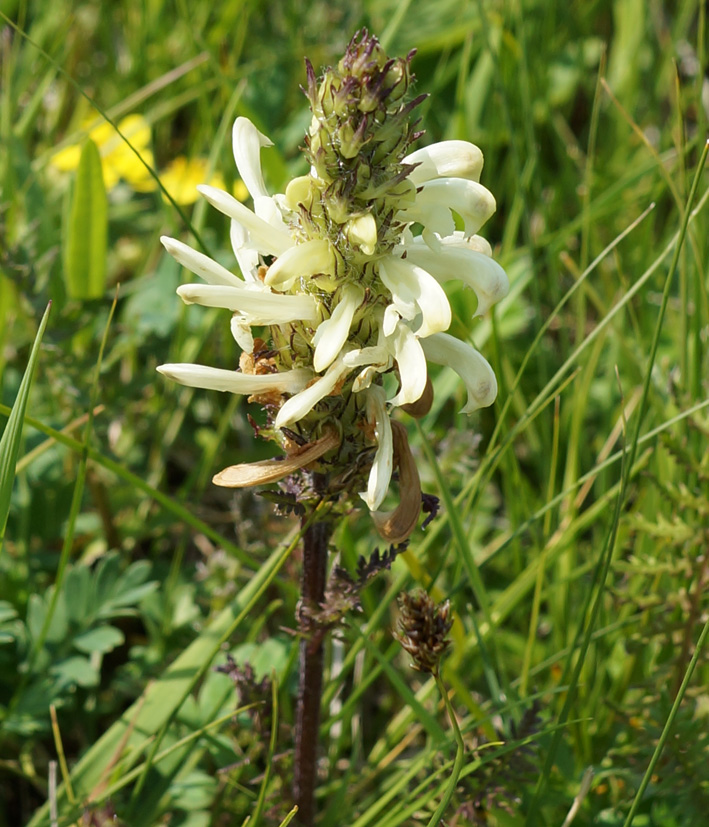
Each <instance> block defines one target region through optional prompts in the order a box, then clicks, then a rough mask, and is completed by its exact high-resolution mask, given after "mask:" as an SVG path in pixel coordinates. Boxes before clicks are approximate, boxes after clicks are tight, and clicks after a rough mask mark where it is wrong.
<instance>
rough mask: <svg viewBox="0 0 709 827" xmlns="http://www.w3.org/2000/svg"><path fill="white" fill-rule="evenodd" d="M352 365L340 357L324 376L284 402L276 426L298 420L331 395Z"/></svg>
mask: <svg viewBox="0 0 709 827" xmlns="http://www.w3.org/2000/svg"><path fill="white" fill-rule="evenodd" d="M350 370H351V368H350V367H348V366H347V365H345V364H344V362H343V360H342V358H339V359H338V360H337V361H336V362H335V363H334V364H332V365H330V367H329V368H328V370H327V372H326V373H325V375H324V376H322V377H320V378H319V379H316V380H315V382H313V384H312V385H310V386H309V387H307V388H306V389H305V390H302V391H300V393H297V394H296V395H295V396H291V398H290V399H289V400H288V401H287V402H285V403H284V404H283V406H282V407H281V409H280V411H278V416H276V423H275V425H276V428H285V427H286V426H287V425H291V424H292V423H293V422H297V421H298V420H299V419H302V418H303V417H304V416H305V415H306V414H308V413H309V412H310V411H311V410H312V409H313V406H314V405H316V404H317V403H318V402H319V401H320V400H321V399H324V398H325V397H326V396H329V395H330V394H331V393H332V391H333V390H335V387H336V386H337V384H338V382H339V381H340V379H342V377H343V376H345V374H347V373H349V371H350Z"/></svg>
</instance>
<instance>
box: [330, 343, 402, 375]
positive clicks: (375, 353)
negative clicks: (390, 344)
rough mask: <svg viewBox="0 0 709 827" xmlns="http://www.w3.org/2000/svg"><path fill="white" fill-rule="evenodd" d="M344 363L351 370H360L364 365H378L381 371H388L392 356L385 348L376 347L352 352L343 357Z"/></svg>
mask: <svg viewBox="0 0 709 827" xmlns="http://www.w3.org/2000/svg"><path fill="white" fill-rule="evenodd" d="M342 361H343V362H344V363H345V364H346V365H349V367H351V368H358V367H361V366H362V365H376V366H378V367H379V368H380V369H381V370H387V368H388V367H389V363H390V361H391V356H390V354H389V351H388V350H387V349H386V348H385V347H383V346H381V345H376V346H374V347H362V348H357V349H356V350H351V351H350V352H349V353H347V354H345V356H343V357H342Z"/></svg>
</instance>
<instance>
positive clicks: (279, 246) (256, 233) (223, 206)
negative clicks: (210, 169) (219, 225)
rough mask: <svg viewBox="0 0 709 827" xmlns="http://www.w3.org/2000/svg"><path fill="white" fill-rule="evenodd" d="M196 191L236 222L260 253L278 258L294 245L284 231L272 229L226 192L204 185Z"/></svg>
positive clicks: (276, 228) (271, 226)
mask: <svg viewBox="0 0 709 827" xmlns="http://www.w3.org/2000/svg"><path fill="white" fill-rule="evenodd" d="M197 189H198V190H199V191H200V192H201V193H202V195H203V196H204V197H205V198H206V199H207V201H209V203H210V204H211V205H212V206H213V207H214V208H215V209H217V210H219V212H221V213H224V215H228V216H229V218H233V219H234V221H238V222H239V224H241V226H242V227H243V228H244V229H245V230H246V231H247V232H248V238H249V240H250V242H251V244H253V245H254V247H255V248H256V249H258V250H260V251H261V252H262V253H268V254H269V255H272V256H280V255H283V253H285V251H286V250H289V249H290V248H291V247H292V246H293V245H294V244H295V242H294V241H293V239H292V238H291V237H290V236H289V235H288V233H287V232H286V231H285V230H282V229H280V228H279V227H274V226H273V225H272V224H269V223H268V222H267V221H264V219H263V218H259V216H257V215H256V214H255V213H253V212H251V210H250V209H249V208H248V207H245V206H244V205H243V204H242V203H241V202H239V201H237V200H236V198H234V197H233V196H231V195H229V193H228V192H224V190H218V189H216V188H215V187H208V186H206V185H205V186H201V187H197Z"/></svg>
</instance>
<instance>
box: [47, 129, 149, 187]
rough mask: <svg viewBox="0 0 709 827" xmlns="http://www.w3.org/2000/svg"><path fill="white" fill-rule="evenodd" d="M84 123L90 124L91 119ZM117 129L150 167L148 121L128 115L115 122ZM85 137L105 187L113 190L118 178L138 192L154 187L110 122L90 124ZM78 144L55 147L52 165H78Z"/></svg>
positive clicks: (68, 167)
mask: <svg viewBox="0 0 709 827" xmlns="http://www.w3.org/2000/svg"><path fill="white" fill-rule="evenodd" d="M87 123H93V119H92V120H91V121H89V122H87ZM85 126H86V124H85ZM118 130H119V131H120V132H121V133H122V135H124V136H125V137H126V138H127V139H128V140H129V141H130V143H131V144H132V145H133V147H134V148H135V149H136V150H137V151H138V152H139V153H140V156H141V158H142V159H143V160H144V161H145V163H146V164H148V165H149V166H151V167H152V166H154V159H153V152H152V150H151V149H150V138H151V136H150V124H149V123H148V122H147V121H146V120H145V118H144V117H143V116H142V115H128V116H127V117H125V118H123V120H122V121H120V122H119V124H118ZM88 137H89V138H91V140H92V141H93V142H94V143H95V144H96V146H97V147H98V151H99V154H100V156H101V168H102V170H103V181H104V184H105V185H106V189H107V190H111V189H113V188H114V187H115V186H116V184H118V182H119V181H120V180H121V178H122V179H123V180H124V181H127V182H128V183H129V184H130V185H131V186H132V187H133V189H137V190H140V191H141V192H147V191H150V190H154V189H155V188H156V187H157V184H156V183H155V181H154V180H153V178H152V176H151V175H150V173H149V172H148V170H147V169H146V167H145V165H144V164H143V163H141V161H140V159H139V158H138V156H137V155H136V154H135V152H133V150H132V149H131V148H130V147H129V146H128V144H127V143H126V142H125V141H124V140H123V138H121V136H120V135H119V134H118V132H117V131H116V129H115V128H114V127H113V126H112V125H111V124H110V123H106V122H105V121H104V122H103V123H100V124H98V126H95V127H93V129H90V130H89V134H88ZM81 144H82V142H78V143H75V144H71V146H68V147H66V148H65V149H61V150H59V152H57V153H56V154H55V155H53V156H52V158H51V161H50V163H51V164H52V166H53V167H55V168H56V169H59V170H61V171H62V172H69V171H71V170H74V169H76V168H77V167H78V166H79V157H80V156H81Z"/></svg>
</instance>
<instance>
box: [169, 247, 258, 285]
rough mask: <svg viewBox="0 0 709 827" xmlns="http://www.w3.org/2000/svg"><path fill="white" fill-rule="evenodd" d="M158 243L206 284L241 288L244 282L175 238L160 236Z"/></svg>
mask: <svg viewBox="0 0 709 827" xmlns="http://www.w3.org/2000/svg"><path fill="white" fill-rule="evenodd" d="M160 241H161V242H162V245H163V247H164V248H165V249H166V250H167V251H168V253H170V255H171V256H172V257H173V258H174V259H175V260H176V261H178V262H179V263H180V264H181V265H182V266H183V267H186V268H187V269H188V270H190V271H191V272H192V273H194V274H195V275H196V276H199V277H200V278H203V279H204V280H205V281H206V282H207V283H208V284H224V285H231V286H232V287H243V286H244V282H243V281H242V280H241V279H240V278H238V277H237V276H235V275H234V274H233V273H230V272H229V271H228V270H227V269H226V267H222V265H221V264H218V263H217V262H216V261H213V260H212V259H211V258H209V256H205V255H204V253H198V252H197V250H193V249H192V248H191V247H188V246H187V244H183V243H182V242H181V241H178V240H177V239H176V238H170V237H169V236H167V235H163V236H160Z"/></svg>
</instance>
